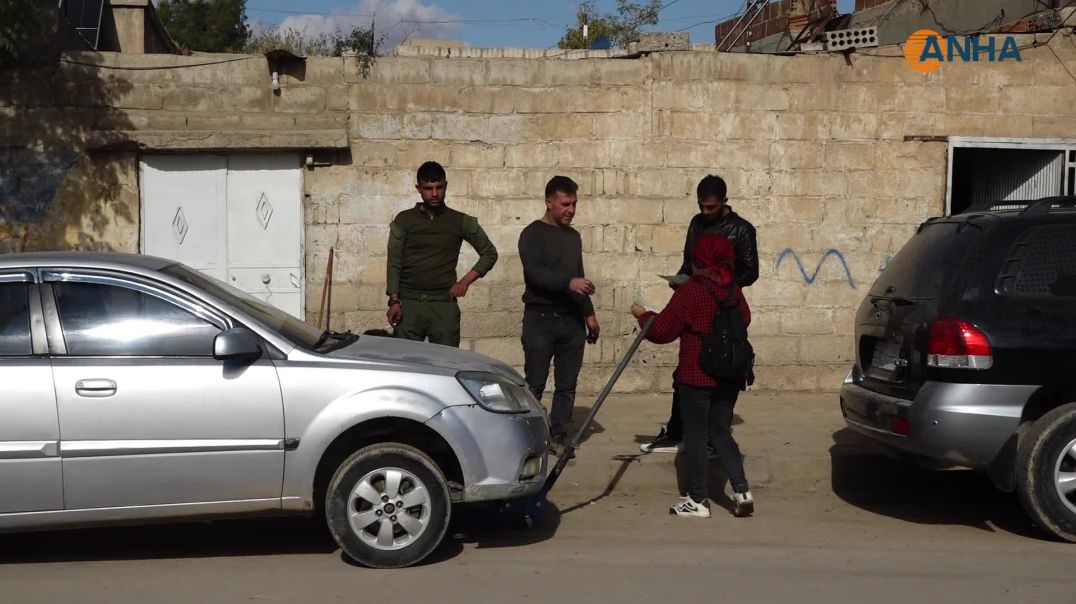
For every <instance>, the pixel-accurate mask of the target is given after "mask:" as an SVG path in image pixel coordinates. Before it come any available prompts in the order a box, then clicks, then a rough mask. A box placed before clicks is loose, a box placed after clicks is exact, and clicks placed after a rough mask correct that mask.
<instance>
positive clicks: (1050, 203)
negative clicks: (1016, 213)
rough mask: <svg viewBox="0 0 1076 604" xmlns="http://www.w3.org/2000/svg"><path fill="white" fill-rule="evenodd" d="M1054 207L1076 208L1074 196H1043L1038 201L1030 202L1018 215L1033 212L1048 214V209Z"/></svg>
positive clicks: (1026, 214)
mask: <svg viewBox="0 0 1076 604" xmlns="http://www.w3.org/2000/svg"><path fill="white" fill-rule="evenodd" d="M1055 207H1060V208H1076V196H1072V195H1069V196H1065V197H1060V196H1059V197H1044V198H1042V199H1040V200H1038V201H1035V202H1032V203H1031V204H1030V205H1028V206H1027V207H1026V208H1024V209H1023V211H1022V212H1020V215H1021V216H1031V215H1034V214H1049V213H1050V210H1052V209H1054V208H1055Z"/></svg>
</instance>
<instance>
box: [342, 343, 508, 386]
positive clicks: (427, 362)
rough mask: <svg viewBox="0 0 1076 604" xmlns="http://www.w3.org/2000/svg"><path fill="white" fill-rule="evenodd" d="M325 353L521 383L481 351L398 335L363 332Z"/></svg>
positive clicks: (505, 364) (506, 366)
mask: <svg viewBox="0 0 1076 604" xmlns="http://www.w3.org/2000/svg"><path fill="white" fill-rule="evenodd" d="M328 356H331V357H337V358H347V359H356V360H363V361H375V362H382V363H390V364H396V365H408V366H411V367H419V368H427V369H433V368H437V369H440V370H442V371H443V372H444V373H455V372H457V371H485V372H489V373H495V374H497V375H500V376H503V377H505V378H507V379H508V380H510V381H512V382H514V383H516V384H519V385H523V384H524V382H523V378H522V377H521V376H520V375H519V372H518V371H516V370H515V369H513V368H512V367H511V366H510V365H508V364H507V363H504V362H502V361H498V360H497V359H494V358H492V357H488V356H486V355H484V354H478V353H477V352H470V351H467V350H460V349H458V348H455V347H452V346H442V345H440V344H430V343H427V342H415V341H412V340H405V339H401V338H386V337H381V336H362V337H360V338H359V339H358V340H356V341H355V342H354V343H353V344H350V345H348V346H345V347H344V348H341V349H339V350H334V351H333V352H330V353H328Z"/></svg>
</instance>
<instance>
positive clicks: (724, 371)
mask: <svg viewBox="0 0 1076 604" xmlns="http://www.w3.org/2000/svg"><path fill="white" fill-rule="evenodd" d="M701 283H702V286H703V287H704V288H706V291H707V292H709V293H710V295H711V296H712V297H713V299H714V302H717V314H716V315H715V316H714V323H713V325H712V326H711V327H710V331H709V333H705V334H702V351H701V353H700V354H699V365H701V366H702V371H703V373H705V374H706V375H708V376H710V377H712V378H713V379H714V380H717V381H718V382H723V381H730V380H731V381H734V382H735V383H737V384H747V385H751V384H754V383H755V372H754V366H755V350H754V348H752V347H751V342H749V341H748V340H747V328H746V327H744V324H743V315H741V314H740V305H739V303H738V302H737V301H736V300H726V301H725V302H721V300H720V299H719V298H718V297H717V294H716V293H715V292H714V291H713V289H711V288H710V285H709V284H708V283H706V282H705V281H702V282H701Z"/></svg>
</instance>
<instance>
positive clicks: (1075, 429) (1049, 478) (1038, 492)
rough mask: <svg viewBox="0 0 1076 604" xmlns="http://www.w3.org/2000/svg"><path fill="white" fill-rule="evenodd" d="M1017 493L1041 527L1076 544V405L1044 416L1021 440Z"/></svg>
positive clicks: (1018, 452) (1067, 406)
mask: <svg viewBox="0 0 1076 604" xmlns="http://www.w3.org/2000/svg"><path fill="white" fill-rule="evenodd" d="M1016 492H1017V494H1018V495H1019V496H1020V502H1021V503H1022V504H1023V506H1024V509H1025V510H1026V511H1027V513H1028V515H1029V516H1031V519H1032V520H1034V521H1035V523H1036V524H1037V525H1039V526H1040V527H1042V528H1043V529H1045V530H1047V531H1049V532H1050V533H1053V534H1054V535H1055V536H1057V537H1059V538H1061V539H1064V540H1066V541H1072V542H1076V403H1071V404H1068V405H1064V406H1062V407H1058V408H1057V409H1054V410H1052V411H1050V412H1049V413H1047V414H1046V415H1044V416H1042V417H1041V418H1040V419H1039V420H1038V421H1036V422H1035V423H1034V424H1032V426H1031V429H1030V430H1028V432H1027V434H1026V435H1024V437H1023V438H1022V439H1020V447H1019V449H1018V450H1017V453H1016Z"/></svg>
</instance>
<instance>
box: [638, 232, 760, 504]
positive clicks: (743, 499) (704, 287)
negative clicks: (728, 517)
mask: <svg viewBox="0 0 1076 604" xmlns="http://www.w3.org/2000/svg"><path fill="white" fill-rule="evenodd" d="M734 258H735V253H734V251H733V247H732V243H730V242H729V240H728V239H726V238H724V237H722V236H721V235H704V236H702V237H700V238H699V239H698V241H697V242H696V243H695V250H694V268H695V272H694V273H693V274H692V275H691V280H690V281H688V282H687V283H685V284H684V285H682V286H680V287H679V288H678V289H677V290H676V292H675V293H674V294H673V296H672V299H671V300H669V303H668V304H667V305H666V306H665V309H664V310H662V311H661V312H660V313H657V314H656V317H657V319H656V320H655V321H654V324H653V325H652V326H651V327H650V331H649V332H648V334H647V337H646V339H648V340H650V341H651V342H654V343H656V344H668V343H669V342H672V341H674V340H676V339H677V338H679V339H680V363H679V365H678V366H677V370H676V375H677V384H676V388H677V390H678V395H679V397H680V415H681V417H682V418H683V420H684V453H685V454H686V455H687V460H688V469H689V472H690V475H691V489H690V491H689V493H688V495H687V496H684V497H681V498H680V500H679V501H678V502H676V504H674V505H673V506H672V507H670V508H669V513H670V514H673V515H676V516H689V517H698V518H709V517H710V502H709V501H708V497H709V485H708V484H707V469H708V465H709V462H708V458H709V454H708V452H707V450H706V449H707V443H710V444H711V445H712V446H713V447H714V449H715V450H716V451H717V454H718V457H719V459H720V460H721V465H722V466H723V467H724V468H725V473H726V474H727V475H728V477H729V482H731V483H732V490H733V491H734V493H733V496H732V500H733V504H734V513H735V514H736V515H737V516H748V515H750V514H751V513H752V512H753V511H754V500H753V499H752V497H751V491H750V489H749V487H748V484H747V477H746V475H745V474H744V469H743V456H742V455H740V448H739V446H737V444H736V440H735V439H733V438H732V432H731V426H732V410H733V407H734V406H735V405H736V398H737V396H738V395H739V393H740V391H741V390H743V389H744V388H745V387H746V384H744V383H733V382H729V383H720V384H719V383H718V382H717V381H715V380H714V379H713V378H711V377H710V376H709V375H707V374H706V373H705V372H703V370H702V367H701V366H700V365H699V355H700V352H701V350H702V337H703V335H704V334H706V333H708V332H709V331H710V328H711V326H712V325H713V322H714V317H715V316H716V314H717V300H720V301H721V302H725V301H727V300H734V301H735V302H736V303H737V304H738V306H739V309H740V314H741V315H742V317H743V322H744V326H745V327H746V326H747V325H749V324H750V323H751V309H750V308H749V307H748V306H747V300H745V299H744V297H743V293H742V292H741V291H740V286H738V285H736V282H735V281H734V280H733V275H734V271H733V267H734V262H735V260H734ZM715 297H716V299H715ZM631 314H632V315H634V316H635V318H636V319H638V320H639V324H640V325H643V324H645V323H646V321H648V320H649V319H650V317H651V316H655V313H654V312H653V311H647V310H646V309H645V308H643V307H642V306H639V305H638V304H636V305H634V306H632V308H631Z"/></svg>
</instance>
